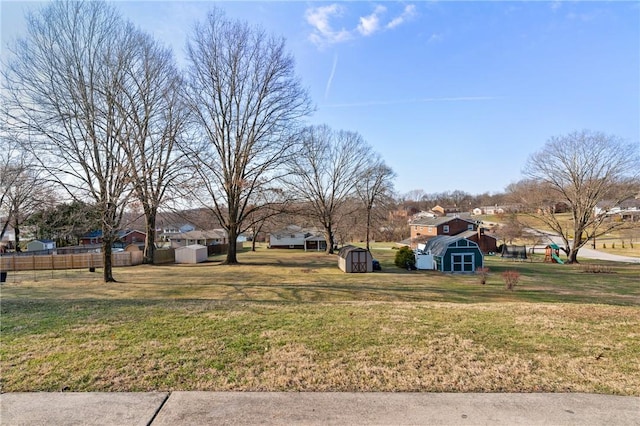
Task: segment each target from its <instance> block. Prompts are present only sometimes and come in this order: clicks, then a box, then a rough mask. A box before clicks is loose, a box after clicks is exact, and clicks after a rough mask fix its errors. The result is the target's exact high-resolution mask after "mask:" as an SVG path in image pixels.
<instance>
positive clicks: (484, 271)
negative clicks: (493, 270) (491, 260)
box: [476, 267, 489, 285]
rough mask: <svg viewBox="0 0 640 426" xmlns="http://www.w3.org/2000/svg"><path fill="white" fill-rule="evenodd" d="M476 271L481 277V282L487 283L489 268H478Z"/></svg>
mask: <svg viewBox="0 0 640 426" xmlns="http://www.w3.org/2000/svg"><path fill="white" fill-rule="evenodd" d="M476 273H477V274H478V277H479V278H480V284H482V285H484V284H486V283H487V276H488V275H489V268H486V267H485V268H478V269H476Z"/></svg>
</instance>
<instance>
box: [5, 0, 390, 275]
mask: <svg viewBox="0 0 640 426" xmlns="http://www.w3.org/2000/svg"><path fill="white" fill-rule="evenodd" d="M26 20H27V34H26V35H25V36H24V37H22V38H20V39H18V40H17V41H16V42H15V43H13V44H12V45H11V46H10V48H9V50H10V52H11V57H10V59H8V60H7V61H6V64H4V66H3V73H2V77H3V93H2V96H3V99H2V100H3V102H2V104H3V111H2V113H3V120H2V140H3V145H4V144H7V146H9V145H11V147H16V150H15V151H14V150H12V151H11V152H9V151H8V150H7V151H5V150H4V149H3V154H4V155H3V161H4V160H6V164H7V167H6V169H7V170H8V169H10V168H14V166H15V167H23V166H24V169H23V171H21V172H20V173H17V174H16V173H13V175H12V174H11V173H8V174H7V176H6V178H5V176H4V172H3V182H2V185H3V188H4V187H7V188H8V187H12V188H15V187H16V185H15V183H16V182H15V181H14V178H15V176H14V175H19V176H21V177H26V176H28V175H33V176H34V178H37V181H38V182H47V184H51V185H55V187H56V188H57V190H58V191H61V192H62V193H64V194H66V195H59V196H60V197H62V198H70V199H73V200H77V201H81V202H84V203H88V204H91V205H93V206H94V207H95V208H96V209H97V212H98V216H99V218H100V227H101V229H102V238H103V250H102V251H103V254H104V260H105V268H104V280H105V282H108V281H113V280H114V278H113V274H112V268H111V263H110V262H111V248H112V245H113V242H114V240H115V238H116V232H117V231H118V229H119V228H120V225H121V223H122V219H123V215H124V214H125V212H126V210H127V208H128V207H129V206H131V205H132V204H133V203H135V204H136V205H137V206H139V207H140V208H141V210H142V211H143V214H144V217H145V221H146V226H145V231H146V233H147V246H146V247H145V261H147V262H152V259H153V251H154V241H155V230H156V224H155V220H156V217H157V214H158V211H159V209H161V208H163V207H164V206H166V205H168V204H171V203H182V204H185V203H186V204H193V203H194V202H197V203H199V204H201V205H203V206H205V207H206V208H208V209H210V211H211V212H212V214H213V215H214V216H215V217H216V218H217V219H218V221H219V222H220V224H221V225H222V227H223V228H224V229H225V230H226V231H227V232H228V235H229V240H230V241H235V239H236V237H237V236H238V235H239V234H240V233H241V232H244V231H246V230H247V229H250V228H251V227H253V226H254V225H255V224H256V223H259V222H260V221H261V220H264V219H265V218H266V217H268V216H269V215H273V214H276V213H278V212H280V211H281V210H282V207H283V206H285V205H286V204H288V203H290V202H291V201H292V200H299V199H302V200H306V201H308V202H311V203H314V204H315V206H316V207H317V208H319V209H323V211H322V213H320V214H318V215H315V213H313V212H309V215H310V216H313V217H317V218H321V219H320V223H321V224H322V225H323V228H324V230H325V233H326V236H327V239H328V240H329V241H331V240H332V239H333V238H334V235H333V223H334V222H335V221H336V220H335V219H334V218H332V217H331V216H332V215H335V214H337V212H338V209H339V207H340V204H341V203H343V202H345V200H346V199H347V198H349V197H350V196H351V195H354V196H355V194H360V196H361V197H363V198H362V199H363V200H365V198H366V202H367V203H369V204H370V205H374V204H375V203H376V200H377V198H378V197H380V196H381V194H383V193H384V192H385V191H388V190H390V189H391V185H392V183H391V178H392V176H393V172H392V171H391V169H389V168H388V167H386V166H384V162H383V161H382V160H381V159H380V158H379V157H378V156H377V155H376V154H375V153H374V151H373V150H372V148H371V146H369V145H368V144H367V143H366V142H365V141H364V140H363V139H362V137H361V136H359V135H358V134H357V133H355V132H347V131H334V130H332V129H329V128H328V127H327V126H316V127H310V126H308V125H306V121H305V120H306V119H307V118H308V117H309V116H310V114H311V113H312V112H313V106H312V102H311V99H310V97H309V95H308V93H307V91H306V90H305V89H304V88H303V86H302V84H301V82H300V80H299V79H298V78H297V76H296V74H295V70H294V59H293V57H292V56H291V54H290V53H288V52H287V50H286V46H285V41H284V39H282V38H280V37H276V36H273V35H270V34H267V33H265V32H264V31H263V30H262V29H260V28H256V27H251V26H249V25H248V24H246V23H244V22H241V21H234V20H230V19H228V18H227V17H226V16H225V14H224V13H223V12H222V11H221V10H220V9H213V10H212V11H211V12H210V13H209V14H208V15H207V17H206V19H204V20H203V21H202V22H198V23H196V24H195V25H194V27H193V29H192V31H191V33H190V35H189V38H188V40H187V42H186V45H187V62H188V64H187V66H186V67H185V69H179V68H178V66H177V65H176V61H175V59H174V57H173V54H172V52H171V51H170V50H169V49H168V48H166V47H165V46H162V45H161V44H160V43H158V42H157V41H156V40H154V39H153V38H152V37H151V36H150V35H149V34H146V33H145V32H143V31H141V30H140V29H138V28H136V27H135V26H134V25H133V24H132V23H131V22H128V21H127V20H125V19H124V18H123V17H122V16H121V15H120V13H119V12H118V11H117V9H116V8H115V7H114V6H113V5H111V4H107V3H105V2H93V1H91V2H89V1H86V2H72V1H61V2H55V3H52V4H49V5H47V6H45V7H43V8H42V9H40V10H37V11H35V12H31V13H29V14H28V15H27V17H26ZM352 148H355V149H353V151H350V150H351V149H352ZM336 155H337V156H338V157H336ZM349 155H350V156H349ZM338 158H339V159H340V161H341V162H342V163H341V164H342V165H347V164H348V165H351V164H357V165H358V167H357V168H355V167H353V166H350V167H341V168H339V169H338V168H334V169H333V170H332V172H331V173H330V172H329V171H328V170H327V169H326V168H325V166H326V165H328V164H330V163H331V162H332V161H333V160H336V159H338ZM354 159H355V161H353V160H354ZM309 164H316V165H319V164H322V165H323V166H322V167H320V168H317V169H315V170H314V169H312V168H311V169H309V168H306V166H307V165H309ZM347 174H349V175H348V176H347ZM372 174H376V176H377V177H378V178H380V179H381V182H379V183H378V184H376V185H375V186H373V187H367V188H365V189H362V188H360V187H359V185H360V182H369V180H368V179H369V177H370V176H371V175H372ZM356 188H357V189H356ZM46 192H47V193H48V194H52V191H50V190H49V191H46ZM3 197H4V192H3ZM4 201H5V200H4V199H3V203H4ZM23 207H24V206H23ZM5 210H7V214H8V215H9V216H13V218H14V221H15V220H18V218H17V214H18V210H17V209H15V208H13V209H5ZM23 211H24V208H23ZM329 250H330V251H331V250H333V245H330V247H329ZM226 261H227V263H236V262H237V256H236V250H235V245H233V244H230V248H229V251H228V254H227V259H226Z"/></svg>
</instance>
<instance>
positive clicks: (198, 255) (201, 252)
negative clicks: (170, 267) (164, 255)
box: [176, 244, 208, 263]
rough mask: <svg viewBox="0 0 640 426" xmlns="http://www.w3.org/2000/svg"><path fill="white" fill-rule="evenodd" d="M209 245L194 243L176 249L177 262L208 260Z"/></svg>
mask: <svg viewBox="0 0 640 426" xmlns="http://www.w3.org/2000/svg"><path fill="white" fill-rule="evenodd" d="M207 256H208V255H207V246H203V245H200V244H193V245H190V246H184V247H178V248H177V249H176V263H201V262H205V261H206V260H207Z"/></svg>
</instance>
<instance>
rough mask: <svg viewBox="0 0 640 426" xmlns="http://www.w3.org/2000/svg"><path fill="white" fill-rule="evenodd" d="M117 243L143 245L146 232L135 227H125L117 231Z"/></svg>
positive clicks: (124, 245)
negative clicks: (125, 228)
mask: <svg viewBox="0 0 640 426" xmlns="http://www.w3.org/2000/svg"><path fill="white" fill-rule="evenodd" d="M117 239H118V241H117V242H118V243H119V244H118V245H121V246H123V247H126V246H128V245H130V244H135V245H137V246H142V247H144V245H145V242H146V241H147V234H146V233H144V232H140V231H137V230H135V229H127V230H124V231H118V233H117Z"/></svg>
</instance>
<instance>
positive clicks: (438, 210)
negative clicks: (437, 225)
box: [431, 205, 460, 216]
mask: <svg viewBox="0 0 640 426" xmlns="http://www.w3.org/2000/svg"><path fill="white" fill-rule="evenodd" d="M431 211H432V212H434V213H435V214H437V215H438V216H446V215H452V214H457V213H460V208H459V207H455V206H453V207H442V206H440V205H437V206H435V207H434V208H432V209H431Z"/></svg>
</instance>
